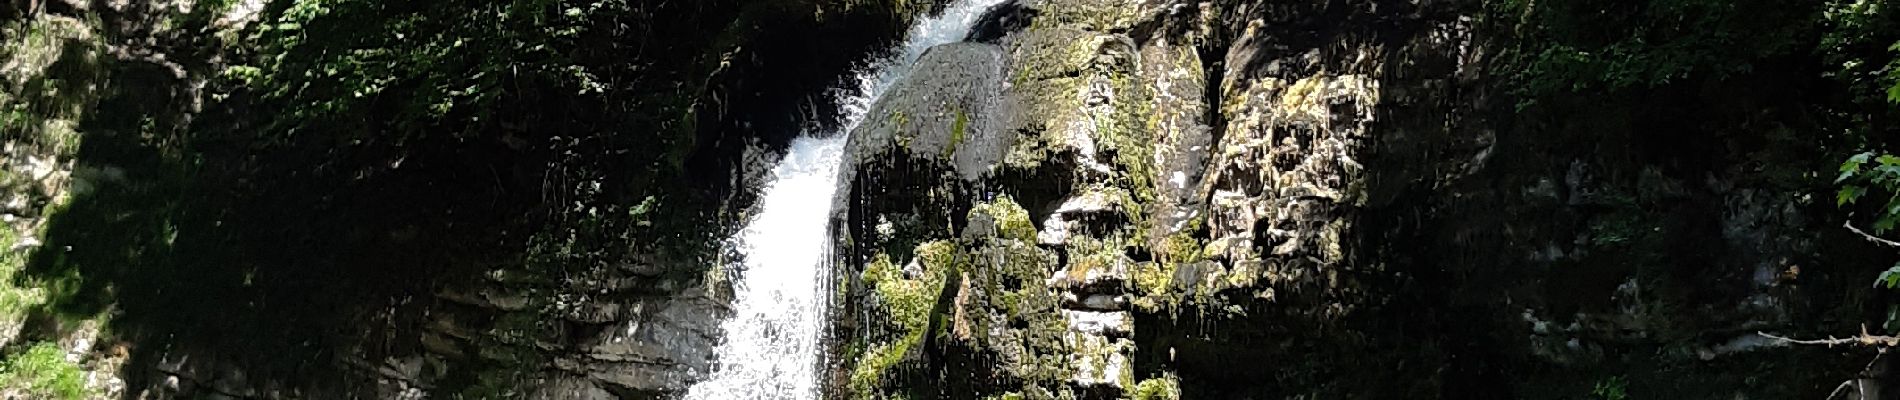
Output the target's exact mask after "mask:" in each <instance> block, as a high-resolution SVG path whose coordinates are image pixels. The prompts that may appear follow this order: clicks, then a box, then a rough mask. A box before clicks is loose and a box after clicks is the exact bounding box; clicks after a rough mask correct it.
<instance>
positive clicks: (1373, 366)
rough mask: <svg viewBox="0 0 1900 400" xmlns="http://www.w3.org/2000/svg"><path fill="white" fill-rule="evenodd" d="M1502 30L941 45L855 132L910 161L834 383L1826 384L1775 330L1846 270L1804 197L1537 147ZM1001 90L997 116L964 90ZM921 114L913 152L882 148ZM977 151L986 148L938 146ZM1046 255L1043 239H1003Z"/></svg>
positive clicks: (1492, 388)
mask: <svg viewBox="0 0 1900 400" xmlns="http://www.w3.org/2000/svg"><path fill="white" fill-rule="evenodd" d="M1479 7H1480V5H1479V4H1477V3H1476V2H1461V1H1448V2H1442V1H1441V2H1414V3H1392V2H1380V1H1356V0H1335V1H1319V2H1305V3H1298V4H1292V3H1283V2H1261V1H1206V2H1193V1H1169V0H1026V1H1018V2H1011V3H1008V4H1005V5H1004V6H1001V7H998V8H997V9H996V10H995V11H993V12H992V13H991V14H990V15H989V16H988V17H986V18H990V19H991V20H990V21H986V22H984V23H980V24H979V25H978V26H979V27H981V28H983V29H980V30H979V31H978V32H977V33H976V34H973V35H972V36H971V37H970V38H969V40H970V41H972V42H979V43H982V44H976V43H962V44H955V45H950V46H946V47H944V48H941V49H940V51H941V52H943V53H946V54H937V55H936V58H935V59H934V60H933V59H932V58H931V57H927V58H926V61H925V65H926V66H925V67H922V68H920V69H919V70H918V71H917V72H916V73H915V74H914V75H912V76H911V77H910V78H909V79H908V80H906V81H905V82H903V83H901V84H900V89H899V90H898V92H897V93H930V95H927V96H922V97H919V96H915V95H909V96H888V97H886V98H885V99H884V100H882V101H880V103H879V104H878V107H877V108H878V109H882V110H905V111H904V112H895V113H894V112H886V113H876V112H874V113H873V114H871V115H870V116H869V117H868V119H867V121H866V126H868V127H872V128H867V129H861V130H860V131H859V132H857V133H856V134H857V135H858V136H854V137H853V143H852V146H853V148H854V149H856V150H857V151H861V152H873V151H885V152H887V153H894V154H908V156H901V155H900V156H881V155H877V154H887V153H877V154H872V155H873V156H872V157H861V158H858V159H855V160H854V161H853V162H852V163H851V164H850V165H849V166H848V167H850V168H852V169H853V171H854V172H853V173H854V174H855V175H854V176H855V177H857V178H856V179H855V180H853V181H850V182H849V183H848V187H847V189H848V190H849V194H848V195H847V196H844V197H845V200H843V201H844V202H845V203H846V204H844V205H843V207H844V210H841V212H840V213H841V214H840V221H839V226H841V227H843V229H841V231H840V234H841V235H842V236H843V237H842V238H841V242H842V243H845V244H846V245H845V247H846V251H844V252H842V254H841V261H840V264H841V265H842V266H844V267H847V268H848V269H846V270H845V271H846V272H848V273H843V274H840V275H841V276H843V277H844V278H843V279H844V281H845V282H841V285H842V286H843V287H846V288H848V290H847V291H846V293H845V296H844V297H845V298H844V299H843V300H842V301H841V303H840V305H839V306H840V307H841V308H842V309H843V310H846V311H847V312H844V313H840V315H841V317H840V319H839V321H837V322H838V325H839V326H840V327H841V328H840V329H839V330H838V332H837V333H838V334H839V335H840V336H841V337H842V339H840V341H841V343H839V345H838V346H837V347H839V348H840V350H838V354H837V357H834V358H836V359H838V360H839V364H840V365H838V366H837V367H838V369H839V376H838V377H837V378H836V379H835V381H834V382H833V383H834V385H833V386H834V387H836V388H838V391H839V394H840V395H841V396H843V397H851V398H879V397H881V396H885V395H891V394H908V395H911V396H913V397H936V396H948V397H951V398H973V397H982V396H1003V397H1005V398H1014V397H1011V396H1022V397H1023V398H1157V397H1153V396H1164V397H1166V396H1186V397H1196V398H1287V397H1318V398H1334V397H1344V398H1392V397H1419V396H1424V397H1438V396H1445V397H1471V396H1476V397H1487V396H1489V397H1500V398H1513V397H1550V396H1563V393H1587V392H1589V391H1590V389H1591V387H1590V386H1591V385H1596V384H1599V383H1602V382H1613V383H1614V384H1616V385H1622V384H1623V383H1621V382H1623V381H1622V380H1621V379H1623V378H1621V377H1620V376H1621V375H1617V374H1620V373H1628V374H1635V373H1639V371H1640V372H1641V373H1646V374H1658V376H1674V377H1688V378H1690V379H1714V378H1711V377H1721V378H1720V379H1715V380H1711V382H1714V381H1723V382H1729V381H1732V380H1733V379H1736V378H1732V377H1733V376H1768V374H1775V373H1793V371H1794V370H1795V369H1798V368H1800V367H1798V366H1796V365H1798V363H1785V364H1771V363H1766V362H1764V361H1761V360H1762V359H1764V358H1773V357H1776V355H1777V354H1781V353H1776V351H1779V350H1774V349H1777V347H1776V346H1775V345H1774V343H1772V342H1768V341H1764V340H1761V339H1759V338H1756V337H1754V336H1752V334H1753V332H1755V331H1757V330H1784V329H1794V328H1796V327H1798V326H1800V323H1799V322H1798V321H1804V320H1811V318H1814V317H1815V316H1816V315H1820V314H1823V313H1827V312H1830V311H1828V310H1830V309H1831V308H1830V307H1834V306H1832V305H1821V304H1817V303H1815V302H1812V301H1809V300H1803V296H1812V295H1813V293H1814V292H1812V289H1808V288H1809V287H1813V286H1817V285H1810V286H1802V285H1798V284H1796V283H1797V282H1801V281H1803V279H1808V278H1798V277H1797V275H1798V274H1800V271H1801V265H1802V264H1804V263H1811V262H1816V260H1818V259H1825V258H1827V257H1828V256H1822V254H1852V253H1851V252H1848V253H1840V251H1841V250H1828V249H1824V248H1823V247H1825V246H1820V245H1817V244H1816V243H1815V242H1814V241H1813V240H1811V239H1803V238H1802V237H1803V236H1804V235H1802V234H1800V233H1799V232H1804V231H1815V230H1823V229H1826V228H1823V227H1817V226H1815V225H1814V221H1813V220H1812V219H1811V218H1809V217H1807V216H1806V215H1809V214H1810V213H1812V212H1813V211H1810V210H1807V208H1809V207H1812V205H1811V203H1803V202H1802V201H1801V200H1799V199H1801V198H1802V197H1801V195H1800V190H1799V189H1797V187H1798V185H1792V184H1789V183H1788V182H1787V181H1776V180H1774V179H1773V178H1772V175H1771V174H1769V173H1767V172H1763V171H1760V170H1744V169H1737V168H1731V169H1710V170H1700V169H1688V170H1684V169H1682V168H1679V167H1674V166H1672V165H1674V164H1671V163H1673V162H1675V161H1672V160H1671V159H1670V157H1676V156H1671V155H1664V156H1661V157H1660V158H1648V159H1636V160H1635V161H1631V160H1632V158H1628V157H1634V156H1626V158H1622V159H1620V160H1623V162H1628V163H1629V164H1623V165H1616V166H1610V165H1608V164H1609V163H1610V161H1608V160H1607V159H1606V158H1605V156H1604V155H1603V154H1600V153H1597V152H1595V151H1594V150H1592V149H1590V148H1582V147H1573V146H1574V144H1575V143H1579V140H1584V139H1578V138H1579V137H1589V136H1587V134H1585V133H1581V132H1576V131H1575V129H1588V128H1563V129H1553V128H1550V127H1546V126H1541V125H1531V124H1530V123H1528V122H1524V121H1532V120H1534V118H1533V116H1527V115H1512V114H1510V113H1509V111H1511V110H1512V106H1513V105H1512V104H1511V103H1510V102H1511V101H1513V100H1511V99H1510V98H1509V96H1508V95H1507V93H1508V92H1510V89H1509V88H1501V87H1499V86H1500V84H1501V82H1503V80H1501V79H1499V78H1498V77H1496V76H1493V75H1492V73H1493V71H1492V68H1494V65H1493V63H1494V62H1495V61H1494V60H1493V58H1495V57H1496V56H1497V49H1496V48H1495V46H1494V44H1493V43H1492V40H1493V38H1491V37H1488V36H1487V32H1488V31H1486V30H1484V28H1483V27H1482V26H1480V21H1478V20H1477V19H1476V17H1477V16H1478V15H1480V14H1481V10H1480V8H1479ZM992 44H993V45H994V47H991V45H992ZM975 49H982V50H980V51H979V50H975ZM992 49H1000V52H1001V68H1002V70H1003V71H1004V72H1003V73H1002V74H1001V75H990V74H987V73H970V72H967V70H956V71H945V70H942V69H941V68H937V67H930V66H928V65H929V64H930V63H932V62H942V60H947V59H954V58H956V57H952V56H949V55H948V53H958V54H968V53H978V52H980V53H982V54H983V57H980V58H981V59H982V60H983V62H981V63H968V64H969V65H971V66H972V67H969V68H975V69H982V70H984V71H988V68H990V67H989V65H990V64H989V63H988V62H989V60H990V58H989V57H991V56H992V54H993V53H992V52H994V51H996V50H992ZM978 66H980V67H978ZM973 78H974V79H996V80H997V81H998V83H996V84H997V85H1000V92H991V90H995V89H992V86H988V85H991V83H986V82H958V81H957V80H960V79H973ZM992 93H995V94H994V96H996V97H995V98H996V99H997V101H995V102H993V103H983V102H981V101H978V100H972V99H975V98H984V96H992ZM940 99H941V100H940ZM970 103H982V104H981V105H980V106H979V105H967V104H970ZM911 110H918V111H911ZM931 110H934V111H931ZM950 110H954V111H950ZM978 110H981V111H978ZM919 112H921V113H925V114H926V115H927V116H926V117H924V118H918V117H916V116H914V115H912V113H919ZM1614 112H1617V111H1608V112H1606V113H1614ZM933 113H934V114H933ZM1578 113H1579V115H1590V116H1600V115H1599V114H1592V113H1589V112H1582V111H1578ZM964 114H969V115H967V116H966V115H964ZM966 120H967V121H969V122H964V121H966ZM917 121H923V122H924V123H923V124H921V125H914V124H913V125H908V127H909V128H908V129H911V130H910V131H907V132H912V133H911V135H914V136H906V135H904V134H895V135H894V134H890V133H888V132H886V130H888V129H889V127H891V126H904V123H915V122H917ZM946 127H948V128H949V129H945V128H946ZM1553 132H1554V133H1553ZM1599 134H1600V133H1599ZM960 135H967V136H969V137H982V138H985V139H984V142H983V144H984V146H983V147H981V148H976V149H960V148H955V146H954V145H953V146H950V147H949V148H946V147H945V146H944V143H952V144H955V143H959V141H958V140H956V139H954V138H956V137H960ZM1542 135H1552V136H1542ZM996 143H1003V145H1001V146H1002V147H991V145H994V144H996ZM1566 143H1568V144H1566ZM1605 143H1606V144H1596V145H1594V146H1597V147H1596V148H1595V149H1596V150H1601V149H1612V150H1614V151H1618V152H1667V151H1678V150H1673V149H1671V150H1659V149H1641V150H1628V149H1623V148H1618V147H1616V146H1629V147H1630V148H1636V147H1638V146H1640V144H1631V143H1625V142H1605ZM1705 145H1706V146H1718V145H1714V144H1700V143H1697V144H1693V146H1705ZM1728 146H1748V145H1742V144H1734V143H1731V144H1728ZM998 148H1002V149H1005V150H1003V151H1004V152H1003V153H1002V154H1001V156H1000V158H999V157H995V156H994V154H995V153H994V152H995V151H997V150H996V149H998ZM885 149H899V150H896V151H894V152H893V151H891V150H885ZM1679 151H1684V152H1705V153H1716V154H1720V155H1719V156H1716V157H1728V158H1725V159H1724V160H1731V161H1732V160H1735V159H1746V158H1747V157H1751V155H1749V154H1758V153H1747V152H1740V153H1737V152H1723V151H1718V150H1712V149H1707V148H1702V147H1688V148H1683V149H1682V150H1679ZM1751 151H1758V152H1767V153H1773V154H1779V155H1778V156H1786V154H1783V153H1775V152H1798V150H1789V149H1787V148H1780V149H1768V150H1751ZM866 154H870V153H866ZM1619 154H1628V153H1619ZM1017 207H1020V209H1021V210H1022V211H1021V212H1023V213H1026V215H1024V216H1023V217H1022V218H1020V219H1017V218H1015V217H1007V218H1004V217H999V216H998V213H997V212H996V210H998V209H1008V210H1015V209H1017ZM1697 210H1704V211H1697ZM1002 214H1010V215H1013V214H1012V213H1002ZM998 221H1008V222H998ZM1024 221H1026V222H1027V224H1028V225H1030V226H1028V227H1025V228H1020V229H1015V230H1012V229H1007V228H1005V229H994V228H992V227H993V226H1016V225H1023V224H1024ZM1021 230H1033V234H1028V233H1008V232H1012V231H1021ZM932 260H939V261H934V262H933V261H932ZM941 260H955V261H941ZM1012 260H1013V261H1012ZM1803 260H1807V261H1803ZM899 265H904V266H906V267H901V268H900V267H896V266H899ZM893 271H896V272H893ZM1691 271H1692V272H1691ZM893 279H894V280H895V281H896V282H904V284H903V285H892V284H890V283H891V282H893V281H892V280H893ZM1818 279H1827V278H1818ZM995 287H1002V288H1006V289H1005V290H998V289H994V288H995ZM899 288H910V289H909V290H910V291H895V290H897V289H899ZM1843 290H1848V289H1843ZM1859 290H1864V289H1859ZM897 299H904V300H901V301H900V300H897ZM1004 299H1006V300H1004ZM999 300H1004V301H1001V302H1000V303H1001V304H999ZM1011 304H1014V305H1015V306H1011ZM932 305H934V307H933V306H932ZM898 310H903V311H898ZM890 313H896V314H905V315H911V317H909V318H911V319H912V320H920V321H926V322H928V323H920V324H911V325H906V324H893V323H889V322H888V321H884V320H882V319H881V318H884V317H885V316H887V315H890ZM939 319H941V321H938V320H939ZM893 338H898V339H893ZM901 338H912V339H915V340H911V341H908V342H906V341H905V340H906V339H901ZM1050 338H1053V339H1050ZM919 346H921V347H922V348H919ZM892 348H903V351H901V352H889V351H888V350H889V349H892ZM1239 360H1261V361H1258V362H1256V361H1239ZM1266 360H1272V361H1270V362H1268V361H1266ZM1709 362H1715V363H1720V364H1718V365H1717V366H1704V367H1692V365H1702V364H1698V363H1709ZM1263 364H1264V365H1263ZM1607 365H1620V366H1625V367H1605V366H1607ZM1628 365H1646V367H1640V368H1635V367H1627V366H1628ZM1748 368H1756V369H1752V370H1748V371H1738V369H1748ZM1527 371H1535V372H1527ZM1615 371H1625V372H1615ZM1507 374H1509V376H1507ZM1579 376H1583V378H1579ZM1659 379H1660V378H1659ZM1804 379H1805V378H1804ZM1801 382H1802V383H1791V384H1788V385H1783V386H1775V387H1752V386H1751V389H1750V390H1744V391H1741V393H1755V394H1764V395H1768V396H1771V397H1772V396H1774V395H1775V394H1777V393H1789V392H1788V391H1790V390H1798V388H1801V387H1804V385H1808V384H1809V381H1801ZM1711 385H1716V384H1711ZM1738 385H1740V384H1739V383H1738ZM1749 385H1753V384H1749ZM1579 387H1581V388H1579ZM1706 393H1707V394H1708V395H1712V396H1715V397H1721V396H1726V395H1729V394H1733V393H1736V392H1735V391H1734V390H1732V389H1730V388H1719V389H1712V390H1711V391H1709V392H1706Z"/></svg>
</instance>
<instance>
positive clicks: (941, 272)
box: [849, 240, 965, 399]
mask: <svg viewBox="0 0 1900 400" xmlns="http://www.w3.org/2000/svg"><path fill="white" fill-rule="evenodd" d="M916 257H917V259H918V262H919V263H921V264H922V267H923V271H924V273H923V275H922V276H919V277H915V278H912V277H906V276H905V274H904V271H903V269H902V268H901V267H899V266H898V265H897V264H895V263H893V262H891V259H890V256H888V255H885V254H878V255H877V256H875V257H874V258H873V259H872V261H871V263H869V264H867V265H865V267H864V272H863V279H864V283H865V285H867V286H870V287H871V289H872V290H873V291H875V292H876V293H877V296H876V301H877V303H876V304H877V306H878V307H877V308H881V309H883V310H885V311H886V312H887V313H889V315H888V317H889V318H887V319H886V322H888V324H889V325H888V326H886V327H883V328H880V329H882V330H885V331H887V333H889V334H890V335H888V336H886V335H874V336H883V337H895V339H892V340H889V341H883V342H873V343H864V344H862V345H863V346H865V350H864V351H863V353H862V354H860V355H858V356H857V357H856V358H855V359H854V361H853V363H852V367H851V377H850V383H849V386H850V387H849V389H850V390H851V392H852V393H853V397H855V398H864V399H868V398H878V397H877V395H878V394H879V393H880V390H879V389H880V388H881V386H880V383H881V382H882V380H883V379H884V376H886V374H887V373H888V372H889V371H890V370H891V369H892V368H894V367H896V366H898V365H900V364H902V363H903V362H904V359H905V356H906V355H907V354H909V353H910V352H911V351H912V349H913V348H915V347H916V346H917V345H919V344H921V343H923V341H924V338H925V336H924V335H926V334H934V333H933V332H925V331H926V330H928V329H929V327H930V322H931V320H932V319H936V318H941V316H938V315H933V314H934V313H933V309H934V307H936V304H937V300H938V296H939V295H941V294H942V293H943V292H942V290H943V285H944V284H946V282H947V281H948V278H949V276H950V275H951V274H954V273H956V271H958V270H960V269H961V268H962V267H961V266H960V264H961V263H962V262H963V260H964V259H965V257H963V255H962V254H961V252H960V251H959V249H958V247H957V245H956V243H955V242H951V241H943V240H939V241H933V242H928V243H924V244H921V245H918V246H917V249H916ZM939 325H941V324H939Z"/></svg>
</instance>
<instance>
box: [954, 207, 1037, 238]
mask: <svg viewBox="0 0 1900 400" xmlns="http://www.w3.org/2000/svg"><path fill="white" fill-rule="evenodd" d="M979 215H988V216H989V217H990V219H991V220H993V221H995V223H996V230H997V232H996V233H997V234H998V235H1000V236H1001V237H1002V238H1005V239H1012V240H1022V241H1026V242H1031V243H1033V242H1035V240H1036V225H1035V223H1034V222H1031V221H1030V220H1029V211H1027V210H1024V209H1023V207H1022V206H1021V205H1017V204H1016V201H1015V200H1014V199H1011V198H1010V197H1009V196H1001V197H998V198H997V199H996V200H995V201H992V202H989V203H982V204H977V205H976V207H973V208H971V209H970V217H971V218H975V217H977V216H979Z"/></svg>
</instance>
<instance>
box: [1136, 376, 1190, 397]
mask: <svg viewBox="0 0 1900 400" xmlns="http://www.w3.org/2000/svg"><path fill="white" fill-rule="evenodd" d="M1129 398H1131V399H1134V400H1177V399H1180V398H1181V383H1180V382H1178V381H1176V380H1175V378H1174V376H1172V375H1168V376H1162V377H1160V378H1153V379H1145V380H1142V381H1141V383H1139V384H1136V385H1135V390H1134V392H1133V393H1131V394H1130V396H1129Z"/></svg>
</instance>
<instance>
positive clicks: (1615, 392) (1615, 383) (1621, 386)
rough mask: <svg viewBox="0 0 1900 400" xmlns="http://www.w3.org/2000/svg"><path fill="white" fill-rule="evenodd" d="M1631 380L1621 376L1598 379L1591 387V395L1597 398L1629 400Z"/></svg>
mask: <svg viewBox="0 0 1900 400" xmlns="http://www.w3.org/2000/svg"><path fill="white" fill-rule="evenodd" d="M1628 390H1629V382H1628V381H1626V380H1625V379H1623V377H1621V376H1612V377H1610V378H1609V379H1604V380H1601V381H1597V384H1596V386H1595V387H1592V388H1591V389H1590V397H1592V398H1595V399H1597V400H1629V392H1628Z"/></svg>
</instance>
